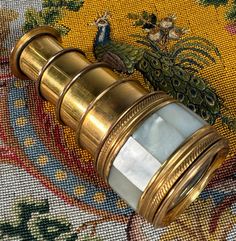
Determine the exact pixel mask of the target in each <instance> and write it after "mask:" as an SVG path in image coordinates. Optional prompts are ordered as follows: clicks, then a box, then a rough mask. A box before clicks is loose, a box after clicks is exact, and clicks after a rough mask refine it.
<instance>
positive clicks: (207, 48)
mask: <svg viewBox="0 0 236 241" xmlns="http://www.w3.org/2000/svg"><path fill="white" fill-rule="evenodd" d="M128 18H129V19H131V20H132V21H133V25H134V26H137V27H141V28H142V29H143V30H144V32H145V35H140V34H139V35H138V34H133V35H131V36H132V37H134V38H135V39H136V42H137V43H139V44H140V46H139V47H137V46H134V45H130V44H126V43H121V42H116V41H113V40H112V39H111V37H110V30H111V29H110V22H109V14H108V13H105V14H104V16H100V17H99V18H98V19H97V20H96V21H95V24H96V26H97V28H98V31H97V35H96V38H95V42H94V54H95V56H96V58H97V59H98V60H99V61H105V62H107V63H109V64H110V65H111V66H112V67H113V68H114V69H116V70H117V71H120V72H123V73H127V74H131V73H133V72H134V71H135V70H138V71H140V72H141V73H142V74H143V76H144V78H145V80H146V81H147V83H148V84H149V85H150V84H151V86H152V87H153V89H154V90H158V89H159V90H163V91H166V92H168V93H169V94H170V95H172V96H173V97H174V98H177V99H179V101H181V102H182V103H183V104H185V105H186V106H188V107H189V108H190V109H192V110H193V111H194V112H196V113H197V114H199V115H200V116H201V117H202V118H203V119H205V120H206V121H208V122H209V123H210V124H214V123H215V121H216V120H217V119H218V118H220V119H221V121H222V122H223V123H224V124H226V125H227V126H228V127H229V128H230V129H233V130H236V119H235V118H233V117H230V115H229V114H227V110H226V108H225V107H224V104H223V101H222V99H221V98H220V97H219V95H218V94H217V93H216V91H215V90H214V89H213V88H212V87H211V86H210V85H209V84H208V83H207V81H206V80H205V79H204V78H202V77H200V75H199V71H201V70H202V69H203V68H205V67H206V66H209V65H210V64H214V63H216V61H219V60H220V59H221V55H220V52H219V50H218V49H217V47H216V46H215V45H214V44H213V43H212V42H211V41H209V40H207V39H205V38H203V37H200V36H190V37H186V36H185V35H186V34H187V33H188V30H187V29H185V28H181V27H178V26H176V17H175V16H168V17H166V18H163V19H159V18H158V16H157V14H154V13H148V12H146V11H144V12H142V13H140V14H136V13H130V14H129V15H128Z"/></svg>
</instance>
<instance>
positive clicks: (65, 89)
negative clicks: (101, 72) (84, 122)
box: [56, 62, 111, 125]
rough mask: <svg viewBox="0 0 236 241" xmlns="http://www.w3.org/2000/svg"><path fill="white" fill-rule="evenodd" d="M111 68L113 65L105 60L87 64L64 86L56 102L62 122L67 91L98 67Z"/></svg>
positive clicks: (58, 115) (59, 118) (57, 112)
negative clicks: (62, 109) (62, 110)
mask: <svg viewBox="0 0 236 241" xmlns="http://www.w3.org/2000/svg"><path fill="white" fill-rule="evenodd" d="M102 67H103V68H104V67H105V68H109V69H111V66H110V65H109V64H107V63H105V62H99V63H94V64H91V65H88V66H86V67H85V68H84V69H82V70H81V71H80V72H79V73H78V74H77V75H76V76H75V77H74V78H73V79H72V80H71V81H70V82H69V83H68V84H67V85H66V86H65V88H64V90H63V91H62V93H61V94H60V96H59V98H58V101H57V103H56V117H57V120H58V121H59V122H60V123H61V124H62V125H65V124H64V122H63V121H62V119H61V114H60V112H61V105H62V102H63V99H64V97H65V95H66V93H67V92H68V90H69V89H70V88H71V86H72V85H73V84H74V83H75V82H76V81H77V80H78V79H79V78H81V77H82V76H83V75H85V74H87V73H88V72H89V71H91V70H93V69H96V68H102Z"/></svg>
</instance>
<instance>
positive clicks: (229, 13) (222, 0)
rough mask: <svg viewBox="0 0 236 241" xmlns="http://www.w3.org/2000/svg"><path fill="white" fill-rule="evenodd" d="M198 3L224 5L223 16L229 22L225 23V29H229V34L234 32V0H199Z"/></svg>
mask: <svg viewBox="0 0 236 241" xmlns="http://www.w3.org/2000/svg"><path fill="white" fill-rule="evenodd" d="M199 3H200V4H202V5H204V6H215V7H216V8H217V7H220V6H226V8H227V10H226V13H225V18H226V20H228V21H229V22H231V23H230V24H228V25H227V27H226V29H227V30H228V31H229V33H231V34H236V27H235V23H236V1H235V0H234V1H229V0H199Z"/></svg>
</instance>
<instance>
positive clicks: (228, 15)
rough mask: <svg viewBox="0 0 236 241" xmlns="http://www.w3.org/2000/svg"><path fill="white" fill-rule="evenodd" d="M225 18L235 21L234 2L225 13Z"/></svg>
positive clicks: (235, 9)
mask: <svg viewBox="0 0 236 241" xmlns="http://www.w3.org/2000/svg"><path fill="white" fill-rule="evenodd" d="M226 18H227V19H229V20H232V21H236V3H235V4H234V5H233V6H232V7H231V9H230V10H229V11H228V12H227V13H226Z"/></svg>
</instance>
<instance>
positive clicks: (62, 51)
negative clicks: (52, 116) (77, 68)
mask: <svg viewBox="0 0 236 241" xmlns="http://www.w3.org/2000/svg"><path fill="white" fill-rule="evenodd" d="M69 52H78V53H80V54H82V55H83V56H85V53H84V52H83V51H82V50H80V49H77V48H66V49H62V50H61V51H59V52H58V53H56V54H55V55H53V56H52V57H51V58H50V59H48V61H47V62H46V64H45V65H44V66H43V68H42V69H41V70H40V72H39V75H38V78H37V81H36V82H35V84H36V86H37V88H36V89H37V92H38V95H40V96H41V98H42V99H44V100H45V98H44V97H43V95H42V94H41V91H40V88H41V80H42V77H43V74H44V72H45V71H46V70H47V68H48V67H49V66H50V65H51V64H52V63H53V62H54V61H55V60H56V59H57V58H59V57H60V56H62V55H63V54H65V53H69Z"/></svg>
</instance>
